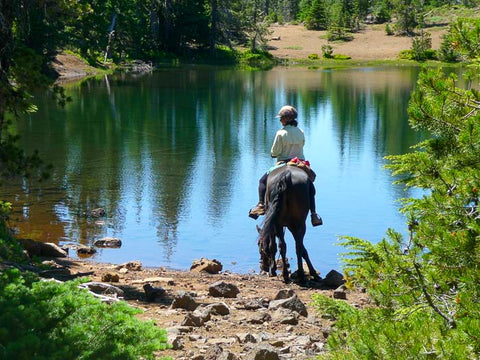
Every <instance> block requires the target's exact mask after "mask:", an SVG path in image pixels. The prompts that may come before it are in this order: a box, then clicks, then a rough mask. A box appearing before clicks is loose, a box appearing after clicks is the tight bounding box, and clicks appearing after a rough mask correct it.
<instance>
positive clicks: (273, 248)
mask: <svg viewBox="0 0 480 360" xmlns="http://www.w3.org/2000/svg"><path fill="white" fill-rule="evenodd" d="M291 181H292V179H291V174H290V171H285V172H283V173H282V174H280V177H279V179H278V182H277V184H276V185H274V186H273V189H272V191H271V193H270V194H269V201H268V207H267V211H266V213H265V217H264V219H263V223H262V225H263V226H262V228H261V230H260V236H259V245H260V247H261V252H264V255H266V256H267V257H269V258H270V259H273V261H275V260H274V259H275V254H276V252H277V245H276V242H275V223H276V221H277V219H278V216H279V215H280V212H281V210H282V204H283V198H284V196H285V191H286V190H287V187H288V184H290V183H291ZM268 266H269V265H268V264H265V263H264V261H262V270H265V271H268Z"/></svg>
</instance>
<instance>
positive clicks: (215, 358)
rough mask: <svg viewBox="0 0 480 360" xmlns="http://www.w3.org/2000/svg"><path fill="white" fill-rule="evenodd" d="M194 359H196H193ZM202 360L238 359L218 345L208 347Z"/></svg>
mask: <svg viewBox="0 0 480 360" xmlns="http://www.w3.org/2000/svg"><path fill="white" fill-rule="evenodd" d="M194 359H196V357H195V358H194ZM203 359H204V360H237V359H238V357H237V356H235V355H234V354H232V353H231V352H229V351H227V350H224V349H223V348H222V347H221V346H220V345H217V344H216V345H213V346H210V347H209V348H208V350H207V352H206V353H205V355H204V356H203Z"/></svg>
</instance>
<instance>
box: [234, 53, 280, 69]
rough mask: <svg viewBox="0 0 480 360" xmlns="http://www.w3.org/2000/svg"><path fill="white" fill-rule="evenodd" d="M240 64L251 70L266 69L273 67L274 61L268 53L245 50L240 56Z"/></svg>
mask: <svg viewBox="0 0 480 360" xmlns="http://www.w3.org/2000/svg"><path fill="white" fill-rule="evenodd" d="M241 63H242V64H244V65H247V66H250V67H253V68H261V69H267V68H270V67H272V66H273V65H275V59H274V57H273V55H272V54H270V53H269V52H268V51H264V50H254V51H252V50H245V51H244V52H243V53H242V55H241Z"/></svg>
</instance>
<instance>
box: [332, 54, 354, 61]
mask: <svg viewBox="0 0 480 360" xmlns="http://www.w3.org/2000/svg"><path fill="white" fill-rule="evenodd" d="M333 59H334V60H350V59H351V57H350V56H348V55H341V54H335V55H333Z"/></svg>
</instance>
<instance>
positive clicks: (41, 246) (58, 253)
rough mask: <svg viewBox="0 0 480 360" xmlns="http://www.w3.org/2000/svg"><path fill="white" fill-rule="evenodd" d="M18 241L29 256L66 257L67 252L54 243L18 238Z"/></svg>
mask: <svg viewBox="0 0 480 360" xmlns="http://www.w3.org/2000/svg"><path fill="white" fill-rule="evenodd" d="M18 242H19V243H20V245H22V247H23V248H24V249H25V250H26V251H27V252H28V255H29V257H34V256H44V257H61V258H63V257H67V256H68V253H67V252H66V251H65V250H63V249H62V248H60V247H59V246H58V245H56V244H54V243H44V242H41V241H35V240H32V239H18Z"/></svg>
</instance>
